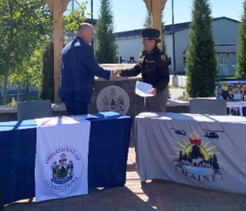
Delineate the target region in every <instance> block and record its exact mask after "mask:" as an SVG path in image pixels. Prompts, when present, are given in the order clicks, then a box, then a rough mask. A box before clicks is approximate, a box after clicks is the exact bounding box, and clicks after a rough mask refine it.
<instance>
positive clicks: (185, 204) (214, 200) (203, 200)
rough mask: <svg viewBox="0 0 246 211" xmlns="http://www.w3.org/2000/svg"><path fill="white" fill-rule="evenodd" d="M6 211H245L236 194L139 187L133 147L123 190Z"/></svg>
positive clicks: (243, 198)
mask: <svg viewBox="0 0 246 211" xmlns="http://www.w3.org/2000/svg"><path fill="white" fill-rule="evenodd" d="M4 210H5V211H80V210H86V211H156V210H158V211H176V210H183V211H200V210H204V211H210V210H211V211H212V210H213V211H215V210H216V211H223V210H228V211H241V210H245V211H246V195H236V194H229V193H223V192H217V191H212V190H207V189H201V188H195V187H190V186H186V185H181V184H177V183H172V182H167V181H161V180H154V181H147V182H146V183H145V184H141V181H140V178H139V176H138V174H137V172H136V171H135V152H134V148H133V147H130V148H129V155H128V168H127V181H126V184H125V186H124V187H115V188H112V189H101V190H98V189H90V190H89V194H88V195H83V196H78V197H70V198H66V199H59V200H50V201H45V202H40V203H36V202H35V199H26V200H21V201H18V202H15V203H12V204H9V205H6V206H5V209H4Z"/></svg>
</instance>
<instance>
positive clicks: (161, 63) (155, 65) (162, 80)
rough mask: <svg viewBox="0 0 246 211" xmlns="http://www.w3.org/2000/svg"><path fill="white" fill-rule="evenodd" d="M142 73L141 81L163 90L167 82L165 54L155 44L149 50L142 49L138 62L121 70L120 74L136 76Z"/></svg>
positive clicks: (167, 71) (158, 90)
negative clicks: (129, 67)
mask: <svg viewBox="0 0 246 211" xmlns="http://www.w3.org/2000/svg"><path fill="white" fill-rule="evenodd" d="M139 73H142V78H143V82H145V83H149V84H151V85H152V86H153V87H154V88H156V89H157V92H161V91H163V90H164V89H165V88H166V87H167V86H168V83H169V70H168V61H167V57H166V55H165V54H164V53H163V52H162V51H161V50H160V49H159V48H158V47H157V46H156V47H155V48H154V49H153V50H152V51H151V52H147V51H143V52H142V53H141V54H140V57H139V61H138V63H137V64H136V65H135V66H134V67H133V68H131V69H127V70H123V71H122V73H121V74H120V75H121V76H137V75H138V74H139Z"/></svg>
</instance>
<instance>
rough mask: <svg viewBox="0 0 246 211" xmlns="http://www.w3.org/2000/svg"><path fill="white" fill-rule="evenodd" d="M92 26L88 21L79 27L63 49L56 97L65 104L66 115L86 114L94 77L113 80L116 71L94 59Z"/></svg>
mask: <svg viewBox="0 0 246 211" xmlns="http://www.w3.org/2000/svg"><path fill="white" fill-rule="evenodd" d="M93 37H94V28H93V26H92V25H91V24H89V23H83V24H81V25H80V26H79V28H78V32H77V37H76V38H75V39H74V40H73V41H72V42H70V43H68V44H67V45H66V46H65V47H64V49H63V50H62V75H61V82H60V88H59V92H58V96H59V97H61V99H62V101H63V102H64V103H65V105H66V109H67V113H68V115H81V114H87V112H88V103H90V101H91V96H92V89H93V84H94V77H95V76H98V77H101V78H104V79H111V80H113V79H114V78H115V76H116V75H117V73H116V71H110V70H105V69H103V68H101V67H100V66H99V65H98V63H97V62H96V60H95V57H94V53H93V49H92V47H91V46H90V43H91V41H92V39H93Z"/></svg>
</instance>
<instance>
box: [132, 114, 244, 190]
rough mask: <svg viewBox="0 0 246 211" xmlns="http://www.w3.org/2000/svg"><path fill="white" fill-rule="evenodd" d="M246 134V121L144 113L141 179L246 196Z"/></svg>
mask: <svg viewBox="0 0 246 211" xmlns="http://www.w3.org/2000/svg"><path fill="white" fill-rule="evenodd" d="M148 115H149V116H148ZM151 115H152V116H151ZM154 115H156V116H154ZM245 130H246V119H245V118H243V117H239V116H238V117H234V116H209V115H200V114H197V115H195V114H193V115H191V114H178V113H160V114H159V115H158V114H155V113H143V114H140V115H138V116H136V118H135V131H136V133H135V135H136V137H135V140H136V144H135V147H136V162H137V170H138V173H139V175H140V178H141V180H142V181H145V180H148V179H164V180H170V181H174V182H179V183H184V184H188V185H193V186H197V187H203V188H210V189H215V190H220V191H226V192H233V193H239V194H246V183H245V178H246V168H245V159H246V156H245V149H246V142H245V137H244V133H243V131H245Z"/></svg>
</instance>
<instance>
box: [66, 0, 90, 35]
mask: <svg viewBox="0 0 246 211" xmlns="http://www.w3.org/2000/svg"><path fill="white" fill-rule="evenodd" d="M86 4H87V2H85V3H82V4H81V5H80V6H79V7H78V8H77V9H75V10H73V11H72V12H70V13H69V15H67V16H65V17H63V27H64V32H65V34H67V33H69V32H74V33H76V32H77V30H78V26H79V25H80V24H81V23H83V22H84V21H85V20H86V16H85V11H86ZM87 14H88V15H89V13H87Z"/></svg>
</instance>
